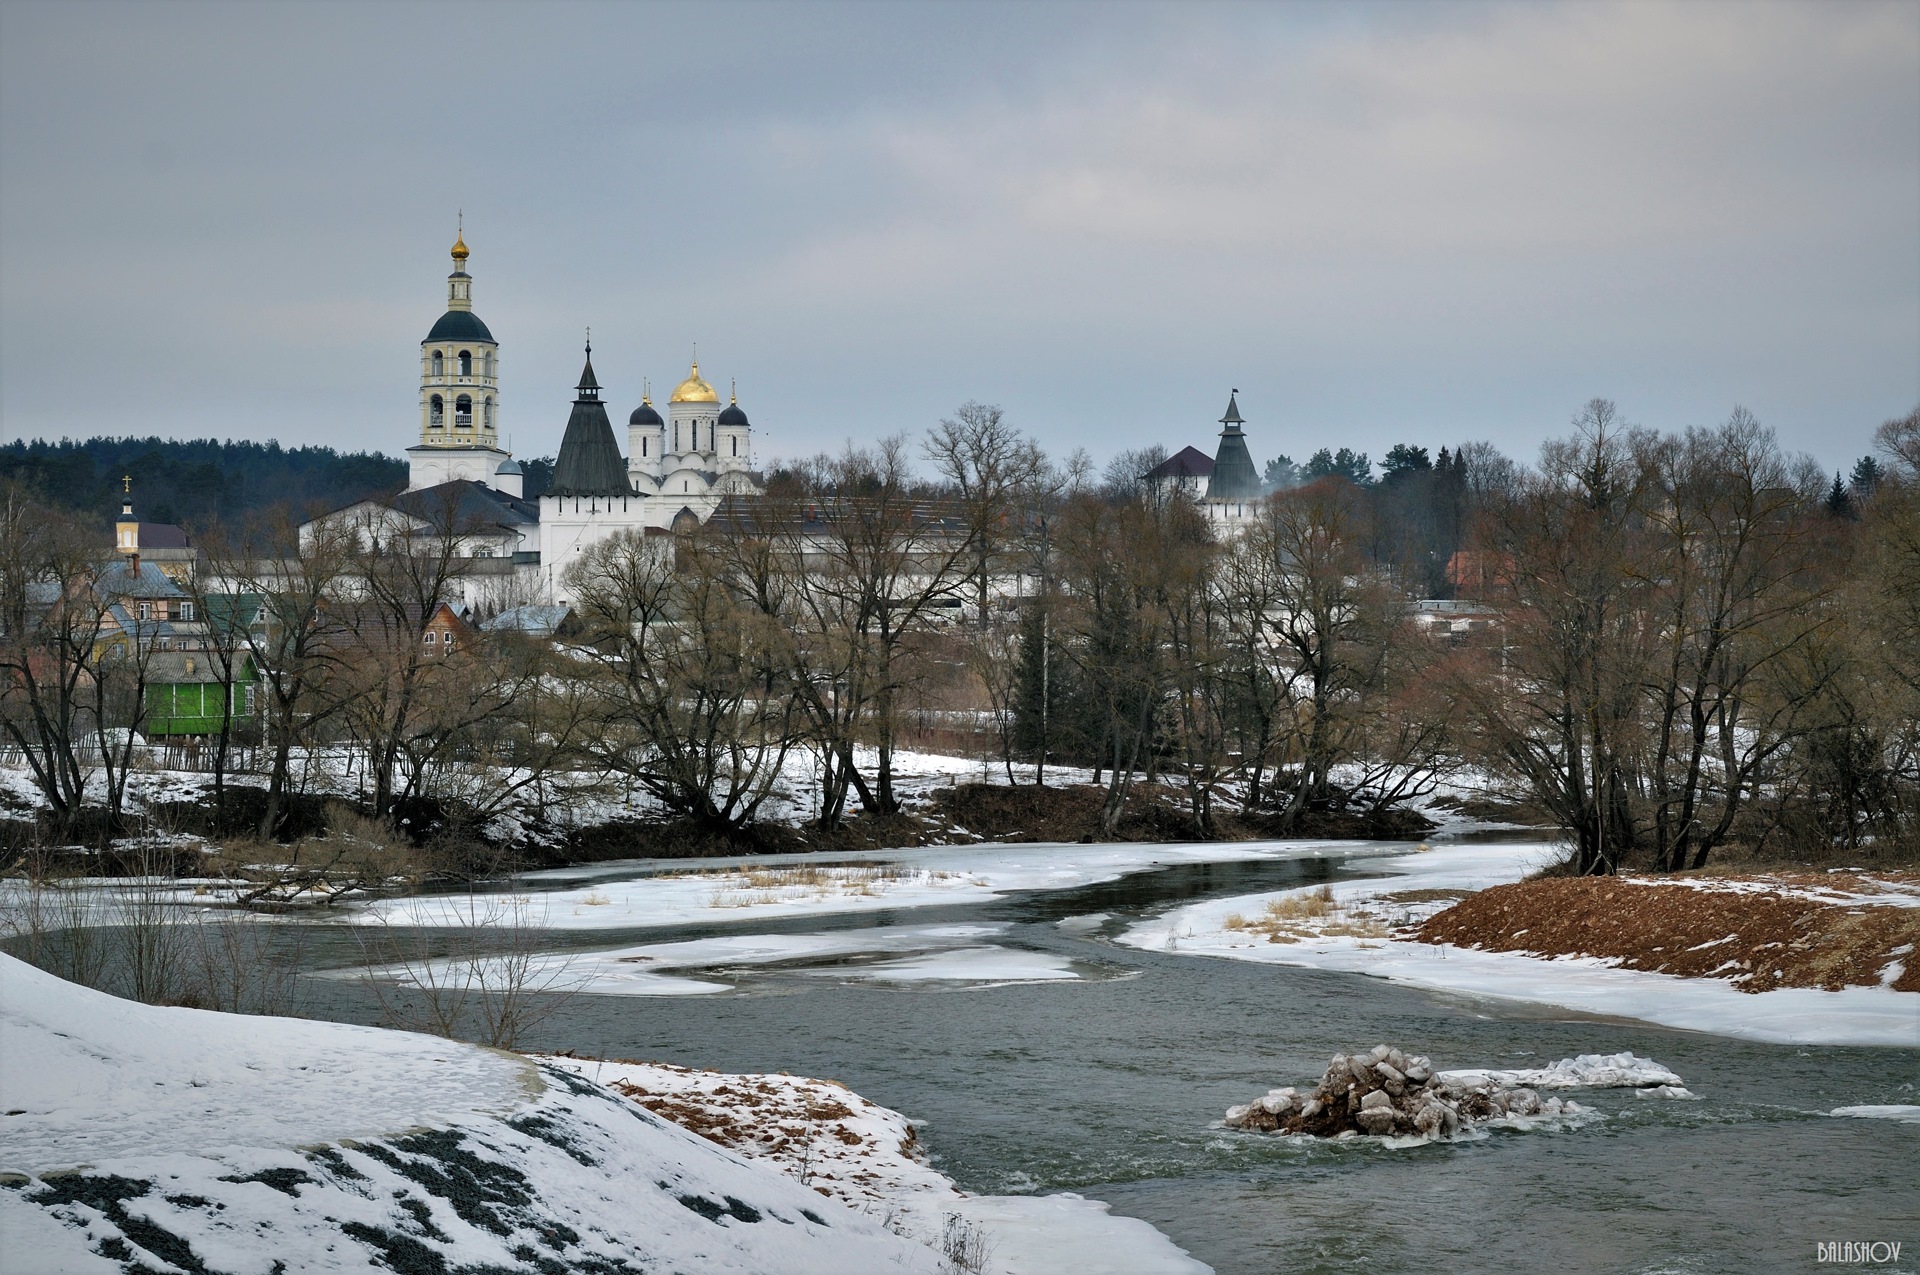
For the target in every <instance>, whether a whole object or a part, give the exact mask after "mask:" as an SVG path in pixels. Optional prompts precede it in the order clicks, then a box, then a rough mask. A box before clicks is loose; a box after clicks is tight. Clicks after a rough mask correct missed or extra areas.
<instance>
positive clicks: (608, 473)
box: [547, 338, 632, 496]
mask: <svg viewBox="0 0 1920 1275" xmlns="http://www.w3.org/2000/svg"><path fill="white" fill-rule="evenodd" d="M578 391H579V397H577V398H575V399H574V400H573V414H572V415H571V416H569V417H567V432H566V435H565V437H563V438H562V439H561V440H560V455H559V457H558V458H557V459H556V460H555V461H554V463H553V485H552V486H551V487H549V488H548V489H547V494H548V495H550V496H626V495H631V494H632V488H630V487H629V486H628V485H627V462H626V461H625V460H623V459H622V458H621V456H620V444H619V443H617V442H615V441H614V437H613V422H612V421H610V420H608V419H607V407H606V404H604V403H602V402H601V401H600V382H599V381H598V380H597V379H595V377H594V375H593V342H592V340H591V338H589V340H588V342H587V365H586V366H585V367H584V368H582V369H581V370H580V384H579V387H578Z"/></svg>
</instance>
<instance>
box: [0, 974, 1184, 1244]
mask: <svg viewBox="0 0 1920 1275" xmlns="http://www.w3.org/2000/svg"><path fill="white" fill-rule="evenodd" d="M0 1104H4V1108H5V1109H6V1111H7V1116H8V1118H7V1119H6V1120H5V1121H4V1122H0V1188H4V1189H0V1236H3V1237H4V1251H5V1252H6V1253H7V1255H8V1259H9V1261H10V1263H11V1264H12V1265H14V1266H17V1267H19V1269H22V1270H26V1269H33V1270H49V1271H51V1270H60V1271H75V1272H93V1271H100V1272H109V1271H112V1272H117V1271H119V1270H121V1269H122V1268H123V1267H124V1268H126V1269H134V1268H136V1267H137V1268H138V1269H186V1270H198V1271H206V1272H229V1271H232V1272H237V1271H243V1270H266V1269H268V1268H269V1266H273V1267H274V1269H279V1268H280V1266H279V1265H276V1264H275V1263H276V1259H281V1258H285V1257H286V1256H287V1255H289V1254H291V1253H294V1252H296V1251H297V1252H298V1253H299V1254H300V1255H301V1259H302V1260H301V1269H303V1270H314V1271H325V1270H339V1271H363V1270H369V1269H379V1268H388V1269H396V1270H418V1271H425V1270H450V1269H480V1268H485V1269H487V1270H495V1271H526V1272H529V1273H533V1272H543V1271H551V1270H555V1269H565V1270H569V1271H579V1272H587V1273H589V1275H615V1273H616V1272H619V1271H625V1270H631V1269H634V1263H639V1264H642V1265H644V1266H646V1267H647V1268H648V1269H654V1268H656V1267H658V1268H664V1269H673V1270H687V1271H696V1270H697V1271H701V1272H716V1273H718V1272H729V1271H734V1272H743V1273H744V1272H756V1273H758V1272H766V1273H775V1272H783V1273H784V1272H792V1273H794V1275H801V1273H803V1272H817V1273H818V1275H843V1273H845V1272H855V1271H881V1270H885V1271H909V1272H911V1271H919V1272H924V1273H925V1275H935V1272H940V1273H942V1275H951V1273H954V1272H961V1273H964V1275H1046V1273H1048V1272H1055V1271H1060V1270H1064V1269H1073V1270H1076V1271H1082V1272H1087V1273H1088V1275H1101V1273H1104V1272H1114V1273H1116V1275H1117V1273H1119V1272H1131V1273H1134V1275H1205V1272H1206V1271H1207V1270H1208V1268H1207V1267H1206V1266H1204V1265H1202V1264H1201V1263H1199V1262H1196V1261H1194V1260H1192V1259H1191V1258H1189V1257H1187V1256H1186V1255H1185V1254H1184V1253H1182V1252H1181V1251H1180V1250H1179V1249H1178V1248H1176V1247H1175V1246H1174V1245H1173V1244H1172V1243H1171V1242H1170V1241H1169V1240H1168V1239H1167V1238H1166V1237H1165V1236H1164V1235H1162V1234H1160V1233H1159V1232H1158V1231H1156V1230H1154V1228H1153V1227H1151V1226H1149V1225H1148V1224H1147V1223H1145V1222H1141V1221H1138V1220H1136V1219H1133V1218H1126V1217H1114V1216H1111V1215H1110V1214H1109V1213H1108V1212H1107V1209H1106V1206H1105V1205H1104V1204H1100V1203H1098V1202H1097V1201H1092V1200H1086V1199H1082V1198H1081V1197H1079V1196H1077V1195H1071V1194H1055V1195H1050V1196H1032V1197H991V1196H985V1197H983V1196H972V1195H967V1194H964V1193H962V1192H960V1191H959V1190H958V1189H957V1188H955V1186H954V1184H953V1182H952V1181H951V1180H950V1179H948V1178H947V1177H945V1176H944V1175H943V1174H941V1173H939V1172H938V1171H937V1170H935V1169H934V1168H932V1167H931V1166H930V1165H928V1164H927V1163H926V1161H925V1159H924V1158H923V1156H922V1155H921V1154H920V1153H919V1152H918V1149H917V1146H916V1140H915V1135H914V1131H913V1128H912V1126H911V1125H910V1124H909V1123H908V1122H907V1120H906V1119H905V1117H903V1116H901V1115H900V1114H899V1113H897V1112H893V1111H889V1110H887V1109H886V1108H883V1107H879V1106H877V1105H875V1104H874V1103H871V1102H869V1101H867V1100H866V1099H864V1098H862V1097H860V1096H859V1095H858V1094H854V1093H852V1092H850V1091H848V1090H846V1089H845V1088H843V1087H841V1086H837V1085H834V1084H832V1083H831V1082H826V1081H816V1080H807V1079H802V1078H798V1077H791V1076H754V1075H722V1074H718V1073H714V1072H705V1071H694V1070H690V1069H687V1068H680V1067H673V1066H668V1065H665V1064H649V1063H600V1062H589V1061H587V1060H582V1059H575V1058H571V1057H523V1056H520V1055H514V1054H510V1053H506V1052H503V1051H499V1050H489V1049H482V1048H479V1047H477V1046H472V1045H465V1044H461V1043H459V1042H455V1041H448V1040H443V1039H437V1038H433V1037H427V1036H420V1035H414V1034H410V1033H405V1032H396V1031H387V1030H382V1029H379V1028H371V1027H359V1026H351V1025H346V1024H338V1023H321V1022H309V1021H305V1020H295V1019H282V1018H265V1017H257V1016H240V1015H231V1014H220V1013H213V1012H210V1011H205V1010H193V1009H177V1008H156V1007H152V1006H147V1005H141V1004H138V1003H136V1002H132V1001H125V1000H120V999H118V998H115V997H110V996H106V995H103V994H101V993H99V992H94V991H91V990H88V989H86V988H82V987H78V986H76V985H74V984H71V983H66V982H63V981H61V980H59V979H56V978H54V977H52V976H51V975H48V974H45V973H42V972H41V971H38V970H35V969H33V968H32V967H30V966H27V965H24V964H22V963H21V962H18V961H15V960H13V959H12V958H8V957H0ZM1069 1258H1070V1261H1069Z"/></svg>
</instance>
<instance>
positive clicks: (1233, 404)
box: [1220, 388, 1246, 425]
mask: <svg viewBox="0 0 1920 1275" xmlns="http://www.w3.org/2000/svg"><path fill="white" fill-rule="evenodd" d="M1220 423H1221V424H1222V425H1244V424H1245V423H1246V422H1245V421H1242V420H1241V419H1240V391H1239V389H1237V388H1236V389H1233V390H1230V391H1228V393H1227V414H1226V415H1225V416H1222V417H1221V418H1220Z"/></svg>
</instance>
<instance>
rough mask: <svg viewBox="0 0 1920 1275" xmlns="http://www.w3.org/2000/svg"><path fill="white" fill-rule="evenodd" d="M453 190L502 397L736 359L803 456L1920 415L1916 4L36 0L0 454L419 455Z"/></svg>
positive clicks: (8, 48)
mask: <svg viewBox="0 0 1920 1275" xmlns="http://www.w3.org/2000/svg"><path fill="white" fill-rule="evenodd" d="M460 215H464V217H465V227H466V242H467V244H468V246H469V247H470V248H471V249H472V253H473V256H472V258H471V259H470V261H469V263H468V268H469V270H470V271H471V273H472V274H473V276H474V308H475V310H476V312H477V313H478V314H479V315H480V316H481V317H482V318H483V319H484V320H485V321H486V322H487V324H488V325H489V327H490V328H491V329H492V331H493V333H494V335H495V337H496V338H497V339H498V340H499V341H500V346H501V377H502V382H501V386H502V388H501V428H502V432H503V434H504V435H506V436H507V438H509V439H510V445H511V447H512V449H513V450H514V451H515V452H516V454H519V455H522V456H537V455H542V454H548V453H551V452H553V451H554V450H555V449H556V448H557V447H558V445H559V439H560V435H561V433H562V432H563V430H564V427H565V424H566V420H567V414H568V405H569V403H570V401H571V399H572V397H573V390H572V387H573V385H574V383H575V382H576V380H577V379H578V376H579V371H580V362H581V346H582V342H583V338H584V334H585V331H586V329H587V328H588V327H591V328H592V332H593V343H594V368H595V371H596V373H597V374H598V376H599V379H600V381H601V383H602V384H603V385H604V386H605V387H607V392H606V397H607V398H608V399H609V400H610V403H611V405H612V406H613V407H614V408H615V409H616V411H615V419H616V421H618V420H622V419H624V416H625V414H626V412H628V411H630V410H631V409H632V407H633V406H635V405H637V404H638V402H639V399H640V393H641V389H642V384H643V378H650V380H651V383H652V385H653V387H654V390H655V399H656V401H661V400H663V399H664V397H665V393H666V391H667V390H668V389H669V388H670V387H671V386H672V385H673V384H674V383H675V382H676V381H678V380H679V379H680V378H681V377H682V376H684V375H685V374H686V368H687V361H688V358H689V356H690V354H691V352H692V350H693V347H694V345H695V343H698V347H699V355H700V363H701V370H702V372H703V373H704V374H705V375H706V377H707V379H709V380H710V381H712V382H713V383H714V384H715V385H716V386H718V387H719V388H720V390H721V392H722V393H723V394H724V393H725V392H726V391H727V387H728V385H729V384H730V383H737V386H738V393H739V397H740V403H741V406H742V407H743V408H745V409H746V411H747V412H748V414H749V416H750V417H751V419H752V420H753V423H754V427H755V434H756V449H757V452H758V454H759V456H760V457H761V458H762V459H763V460H769V461H770V460H773V459H777V458H781V457H795V456H801V455H808V454H812V453H814V452H818V451H823V450H838V449H839V448H841V447H843V446H845V445H846V444H847V443H848V442H849V441H853V442H855V443H862V442H867V441H871V440H873V439H876V438H879V437H883V436H886V435H890V434H894V433H899V432H908V433H918V432H920V431H922V430H924V429H926V428H927V427H928V426H930V425H932V424H934V423H935V422H937V421H938V420H940V419H941V418H942V417H943V416H950V415H952V413H953V409H954V408H955V407H956V406H958V405H959V404H961V403H963V402H965V401H967V400H977V401H981V402H986V403H993V404H998V405H1000V406H1001V407H1002V408H1003V409H1004V410H1005V412H1006V414H1007V418H1008V419H1009V420H1010V421H1011V422H1012V423H1014V424H1015V425H1017V426H1019V427H1020V428H1021V429H1023V430H1025V431H1027V432H1028V433H1029V434H1031V435H1032V436H1033V437H1034V438H1036V439H1037V440H1038V441H1039V442H1040V443H1041V444H1042V446H1044V447H1045V448H1046V449H1047V450H1048V451H1049V452H1051V453H1054V454H1056V455H1065V454H1067V453H1069V452H1071V451H1072V450H1074V449H1075V448H1085V449H1086V450H1087V451H1088V452H1089V453H1091V454H1092V456H1093V458H1094V459H1095V461H1096V462H1101V461H1104V460H1105V459H1106V458H1107V457H1109V456H1110V455H1112V454H1113V453H1114V452H1115V451H1117V450H1119V449H1122V448H1135V447H1144V446H1148V445H1151V444H1156V443H1157V444H1160V445H1163V446H1165V447H1167V448H1168V449H1169V450H1177V449H1178V448H1179V447H1181V446H1184V445H1187V444H1189V443H1191V444H1194V445H1197V446H1200V447H1201V448H1202V449H1203V450H1206V451H1208V452H1211V451H1212V450H1213V448H1214V445H1215V438H1216V436H1217V433H1218V429H1219V427H1218V425H1217V424H1215V422H1216V421H1217V420H1218V418H1219V416H1220V415H1221V413H1222V410H1223V409H1224V408H1225V406H1226V401H1227V394H1228V391H1229V390H1230V389H1235V388H1237V389H1238V391H1239V404H1240V408H1241V411H1242V413H1243V414H1244V415H1245V416H1246V418H1247V421H1248V426H1247V430H1248V436H1249V443H1250V445H1251V447H1252V449H1253V452H1254V454H1255V456H1256V458H1258V459H1260V460H1263V461H1264V460H1265V459H1268V458H1270V457H1272V456H1274V455H1277V454H1281V453H1286V454H1288V455H1290V456H1292V457H1293V458H1294V459H1295V460H1303V459H1305V457H1306V456H1307V455H1309V454H1310V453H1312V452H1313V451H1315V450H1316V449H1318V448H1320V447H1322V446H1331V447H1336V448H1337V447H1341V446H1351V447H1353V448H1355V449H1356V450H1365V451H1369V452H1371V453H1372V455H1373V456H1374V457H1375V458H1376V459H1377V458H1379V457H1380V456H1381V455H1383V454H1384V453H1385V452H1386V450H1387V449H1388V448H1389V447H1390V446H1392V445H1393V444H1395V443H1399V442H1408V443H1414V444H1418V445H1423V446H1427V447H1429V448H1430V449H1433V450H1437V449H1438V448H1439V447H1440V446H1442V445H1448V444H1455V443H1459V442H1462V441H1465V440H1471V439H1488V440H1491V441H1492V442H1494V443H1495V444H1496V445H1497V446H1499V447H1500V448H1502V449H1503V450H1505V451H1507V452H1508V453H1509V454H1512V455H1514V456H1516V457H1519V458H1521V459H1531V458H1533V457H1534V456H1535V455H1536V454H1537V452H1538V449H1539V445H1540V443H1541V441H1543V440H1544V439H1546V438H1548V437H1552V436H1556V435H1563V434H1565V433H1566V432H1567V431H1568V428H1569V422H1570V420H1571V418H1572V417H1573V416H1574V415H1575V414H1576V413H1577V412H1578V411H1579V410H1580V408H1581V406H1582V404H1584V403H1585V402H1586V401H1587V400H1588V399H1590V398H1593V397H1595V396H1601V397H1606V398H1610V399H1612V400H1614V401H1615V402H1616V403H1617V404H1618V405H1619V407H1620V410H1621V413H1622V414H1623V416H1624V417H1625V418H1626V419H1627V420H1628V421H1631V422H1633V423H1637V424H1641V425H1646V426H1650V427H1654V428H1659V429H1669V430H1677V429H1684V428H1686V427H1689V426H1696V425H1710V424H1713V423H1715V422H1718V421H1720V420H1723V419H1725V417H1726V416H1727V415H1728V413H1729V412H1730V411H1731V409H1732V408H1733V407H1734V406H1735V405H1736V404H1738V405H1742V406H1745V407H1746V408H1748V409H1749V410H1751V411H1752V412H1754V413H1755V414H1756V415H1757V416H1758V417H1759V418H1760V419H1761V421H1762V422H1763V423H1766V424H1768V425H1771V426H1772V427H1774V428H1775V429H1776V430H1777V431H1778V433H1779V435H1780V437H1781V439H1782V441H1783V443H1784V444H1785V445H1787V446H1788V447H1789V448H1792V449H1795V450H1806V451H1809V452H1811V453H1812V454H1813V455H1814V456H1815V457H1817V458H1818V459H1819V460H1821V461H1822V463H1823V464H1824V465H1825V466H1826V468H1828V469H1834V468H1837V467H1841V466H1850V465H1851V463H1852V462H1853V460H1854V459H1855V458H1857V457H1858V456H1860V455H1862V454H1864V453H1865V452H1867V451H1868V450H1869V449H1870V440H1871V435H1872V431H1873V429H1874V427H1875V426H1877V425H1878V424H1879V423H1880V422H1881V421H1882V420H1884V419H1886V418H1888V417H1891V416H1897V415H1904V414H1905V413H1906V412H1908V411H1910V410H1912V409H1913V408H1914V407H1915V406H1916V405H1917V404H1920V4H1916V3H1913V2H1912V0H1897V2H1895V3H1885V4H1882V3H1854V2H1850V0H1827V2H1825V3H1819V4H1812V5H1796V4H1785V5H1774V4H1766V3H1759V2H1757V0H1739V2H1738V3H1730V4H1723V3H1715V2H1714V0H1693V2H1691V3H1682V4H1613V3H1601V2H1599V0H1585V2H1582V3H1573V4H1552V3H1526V4H1450V3H1437V2H1436V3H1417V4H1398V3H1389V2H1386V0H1381V2H1379V3H1360V4H1346V5H1334V6H1322V5H1317V4H1311V3H1304V2H1303V3H1292V4H1269V5H1261V4H1250V3H1241V4H1226V5H1208V4H1201V3H1192V2H1189V3H1181V4H1172V5H1168V4H1144V5H1131V4H1123V3H1116V2H1112V0H1109V2H1106V3H1100V4H1094V5H1081V4H1071V3H1054V4H1043V3H1036V4H1020V5H996V4H988V3H968V4H957V5H946V4H938V3H912V4H908V3H898V4H883V3H861V4H846V5H841V4H798V3H791V4H773V5H762V4H749V3H734V4H728V3H709V4H700V5H675V4H657V5H642V4H612V3H599V4H562V3H550V4H539V5H534V4H512V3H499V4H488V3H461V4H452V3H444V4H443V3H425V2H422V3H413V4H407V5H366V6H362V5H355V4H350V3H327V4H317V5H304V4H298V3H279V4H272V5H260V4H217V5H201V4H179V3H167V2H165V0H146V2H145V3H139V4H131V5H120V4H113V3H105V2H96V3H89V4H52V3H44V4H43V3H22V2H20V0H0V441H8V440H12V439H15V438H23V437H24V438H34V437H62V436H69V437H85V436H89V435H92V434H97V433H105V434H123V435H124V434H133V435H147V434H158V435H162V436H170V437H206V436H214V437H232V438H253V439H262V440H264V439H268V438H277V439H278V440H280V441H281V442H282V443H283V444H287V445H294V444H301V443H325V444H329V445H332V446H336V447H341V448H347V449H362V448H366V449H378V450H383V451H386V452H388V453H389V454H394V455H398V454H399V453H400V451H401V449H402V448H404V447H406V446H408V445H410V444H412V443H414V442H415V441H417V435H418V422H419V407H418V403H419V385H418V375H419V355H418V345H419V342H420V340H421V339H422V338H423V337H424V336H425V335H426V332H427V329H428V328H429V327H430V326H431V325H432V323H433V321H434V319H436V318H437V317H438V316H439V314H440V312H441V311H442V309H443V308H444V299H445V289H446V283H445V277H446V274H447V271H448V270H449V269H450V268H451V267H450V263H449V261H448V258H447V255H446V254H447V250H448V248H449V247H450V245H451V244H452V241H453V236H454V230H455V220H456V217H457V216H460Z"/></svg>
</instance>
